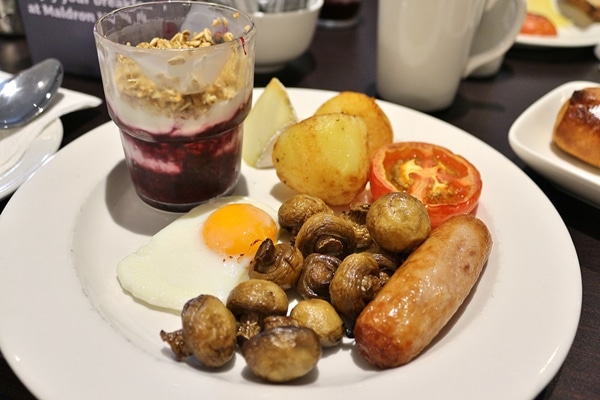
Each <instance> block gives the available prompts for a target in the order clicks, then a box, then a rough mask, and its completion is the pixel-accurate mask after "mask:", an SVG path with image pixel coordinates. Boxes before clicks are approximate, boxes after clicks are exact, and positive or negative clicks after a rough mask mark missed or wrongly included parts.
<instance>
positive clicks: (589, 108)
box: [552, 87, 600, 168]
mask: <svg viewBox="0 0 600 400" xmlns="http://www.w3.org/2000/svg"><path fill="white" fill-rule="evenodd" d="M552 140H553V141H554V143H555V144H556V145H557V146H558V147H559V148H560V149H562V150H563V151H565V152H567V153H569V154H571V155H572V156H574V157H577V158H579V159H580V160H582V161H585V162H587V163H589V164H591V165H594V166H596V167H599V168H600V87H594V88H585V89H582V90H576V91H575V92H573V95H572V96H571V98H569V100H567V101H566V102H565V104H564V105H563V106H562V108H561V109H560V111H559V113H558V116H557V118H556V123H555V125H554V133H553V135H552Z"/></svg>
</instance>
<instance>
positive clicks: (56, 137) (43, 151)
mask: <svg viewBox="0 0 600 400" xmlns="http://www.w3.org/2000/svg"><path fill="white" fill-rule="evenodd" d="M62 138H63V126H62V122H61V121H60V119H55V120H54V121H53V122H51V123H50V124H48V125H47V126H46V127H45V128H44V129H43V131H42V133H40V134H39V135H38V136H37V137H36V138H35V139H34V141H33V142H32V143H31V145H30V146H29V147H28V148H27V150H26V151H25V153H24V154H23V157H21V159H20V160H19V162H18V163H17V164H15V166H14V167H12V168H11V169H9V170H8V171H6V173H4V174H2V175H1V176H0V199H3V198H5V197H7V196H8V195H10V194H12V193H13V192H14V191H15V190H17V189H18V188H19V186H21V184H23V182H25V181H26V180H27V179H28V178H29V177H30V176H31V175H32V174H33V173H34V172H35V171H37V169H38V168H39V167H41V166H42V165H43V164H44V163H45V162H46V161H48V159H49V158H50V156H52V155H53V154H54V153H55V152H56V150H58V148H59V147H60V142H61V141H62Z"/></svg>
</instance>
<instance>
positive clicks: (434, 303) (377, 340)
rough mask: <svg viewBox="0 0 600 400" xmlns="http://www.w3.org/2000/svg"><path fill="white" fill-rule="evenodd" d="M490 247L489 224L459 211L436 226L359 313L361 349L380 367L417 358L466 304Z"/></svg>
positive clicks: (357, 328) (357, 333)
mask: <svg viewBox="0 0 600 400" xmlns="http://www.w3.org/2000/svg"><path fill="white" fill-rule="evenodd" d="M491 248H492V237H491V235H490V232H489V230H488V229H487V227H486V226H485V224H484V223H483V222H482V221H481V220H479V219H477V218H476V217H474V216H473V215H470V214H465V215H456V216H453V217H451V218H450V219H448V220H447V221H446V222H444V223H443V224H442V225H440V226H439V227H438V228H436V229H435V230H434V231H433V232H432V233H431V235H430V236H429V238H427V240H425V242H423V244H422V245H421V246H419V247H418V248H417V249H416V250H415V251H414V252H413V253H412V254H411V255H410V256H409V257H408V258H407V260H406V261H405V262H404V264H403V265H402V266H401V267H400V268H399V269H398V270H397V271H396V272H395V273H394V275H392V277H391V278H390V280H389V281H388V282H387V283H386V285H385V286H384V287H383V288H382V289H381V290H380V291H379V293H378V294H377V295H376V296H375V298H374V299H373V300H372V301H371V302H370V303H369V304H368V305H367V307H366V308H365V309H364V310H363V311H362V313H361V314H360V315H359V317H358V319H357V321H356V325H355V328H354V337H355V340H356V345H357V348H358V351H359V352H360V354H361V355H362V356H363V357H364V358H365V359H366V360H367V361H368V362H369V363H371V364H373V365H375V366H377V367H380V368H393V367H397V366H400V365H402V364H406V363H407V362H409V361H411V360H412V359H413V358H414V357H416V356H417V355H418V354H419V353H420V352H421V351H422V350H423V349H424V348H425V347H427V345H428V344H429V343H430V342H431V341H432V340H433V338H434V337H435V336H436V335H437V334H438V333H439V332H440V330H441V329H442V328H443V327H444V325H446V323H447V322H448V321H449V320H450V318H452V316H453V315H454V313H455V312H456V311H457V310H458V308H459V307H460V305H461V304H462V303H463V301H464V300H465V298H466V297H467V295H468V294H469V292H470V291H471V289H472V288H473V286H474V284H475V282H476V281H477V279H478V278H479V275H480V274H481V271H482V269H483V266H484V265H485V263H486V262H487V259H488V257H489V254H490V251H491Z"/></svg>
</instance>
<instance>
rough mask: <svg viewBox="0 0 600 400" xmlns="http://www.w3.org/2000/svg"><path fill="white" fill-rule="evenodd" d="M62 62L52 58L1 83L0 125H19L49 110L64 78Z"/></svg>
mask: <svg viewBox="0 0 600 400" xmlns="http://www.w3.org/2000/svg"><path fill="white" fill-rule="evenodd" d="M63 74H64V72H63V67H62V64H61V63H60V61H58V60H56V59H53V58H49V59H47V60H45V61H42V62H40V63H39V64H36V65H34V66H33V67H31V68H29V69H26V70H24V71H21V72H20V73H18V74H17V75H15V76H13V77H12V78H10V79H7V80H6V81H4V82H0V128H4V129H9V128H16V127H19V126H23V125H25V124H27V123H28V122H29V121H31V120H32V119H34V118H35V117H37V116H38V115H40V114H41V113H43V112H44V110H46V108H47V107H48V105H49V104H50V103H51V102H52V100H54V97H56V93H57V92H58V88H59V87H60V85H61V84H62V80H63Z"/></svg>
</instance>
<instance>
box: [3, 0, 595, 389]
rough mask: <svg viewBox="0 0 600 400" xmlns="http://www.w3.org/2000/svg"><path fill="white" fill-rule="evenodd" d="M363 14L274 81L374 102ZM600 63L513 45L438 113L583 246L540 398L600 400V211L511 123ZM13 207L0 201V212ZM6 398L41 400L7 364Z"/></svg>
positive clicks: (83, 121)
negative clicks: (541, 164) (500, 161)
mask: <svg viewBox="0 0 600 400" xmlns="http://www.w3.org/2000/svg"><path fill="white" fill-rule="evenodd" d="M361 13H362V16H361V21H360V25H359V26H358V27H357V28H355V29H351V30H345V31H326V30H322V29H319V30H318V31H317V33H316V36H315V38H314V41H313V44H312V46H311V48H310V49H309V51H308V52H307V53H306V54H304V55H303V56H301V57H300V58H299V59H297V60H295V61H294V62H292V63H290V64H289V66H287V67H286V68H285V70H283V71H280V72H278V73H276V74H275V76H277V77H278V78H279V79H280V80H281V81H282V82H283V84H284V85H286V86H287V87H305V88H315V89H328V90H335V91H341V90H352V91H359V92H365V93H367V94H369V95H372V96H376V95H377V94H376V92H375V47H374V44H375V39H376V23H377V2H376V1H375V0H368V1H366V2H365V6H364V7H363V9H362V11H361ZM30 63H31V60H30V56H29V52H28V48H27V43H26V40H25V39H23V38H7V37H5V38H2V37H0V70H4V71H7V72H17V71H18V70H20V69H23V68H25V67H27V66H29V65H30ZM599 65H600V63H599V61H598V60H597V59H596V58H595V57H594V55H593V49H592V48H590V47H585V48H566V49H557V48H539V49H538V48H535V49H534V48H528V49H525V48H522V47H521V48H520V47H518V46H515V47H513V48H512V49H511V50H510V51H509V53H508V54H507V56H506V59H505V62H504V64H503V66H502V69H501V70H500V72H499V73H498V74H497V75H496V76H494V77H492V78H486V79H467V80H464V81H463V82H462V84H461V85H460V88H459V91H458V94H457V97H456V100H455V101H454V103H453V105H452V106H451V107H450V108H448V109H447V110H444V111H442V112H436V113H433V114H432V115H434V116H435V117H438V118H440V119H442V120H444V121H447V122H449V123H451V124H453V125H455V126H457V127H459V128H461V129H463V130H465V131H467V132H469V133H471V134H472V135H474V136H476V137H478V138H480V139H482V140H483V141H485V142H487V143H489V144H490V145H491V146H493V147H494V148H496V149H497V150H498V151H500V152H501V153H503V154H504V155H505V156H506V157H508V158H509V159H510V160H511V161H513V162H514V163H515V164H517V165H518V166H519V167H521V168H522V169H523V170H524V171H525V173H526V174H527V175H529V176H530V177H531V178H532V179H533V180H534V181H535V182H536V183H537V184H538V185H539V186H540V188H541V189H542V190H543V191H544V192H545V194H546V195H547V196H548V198H549V199H550V201H551V202H552V203H553V204H554V206H555V207H556V209H557V210H558V212H559V213H560V215H561V216H562V218H563V220H564V222H565V224H566V226H567V228H568V230H569V233H570V234H571V237H572V239H573V243H574V244H575V248H576V250H577V254H578V257H579V262H580V265H581V274H582V281H583V305H582V310H581V318H580V322H579V327H578V330H577V334H576V337H575V340H574V343H573V346H572V348H571V350H570V352H569V354H568V356H567V359H566V360H565V362H564V364H563V366H562V368H561V369H560V371H559V372H558V373H557V375H556V376H555V377H554V379H553V380H552V381H551V382H550V383H549V385H548V386H547V387H546V388H545V389H544V390H543V392H542V393H540V394H539V396H538V397H537V400H541V399H552V400H558V399H569V400H573V399H586V400H587V399H600V210H598V209H596V208H593V207H591V206H589V205H587V204H585V203H583V202H581V201H579V200H576V199H574V198H573V197H570V196H568V195H566V194H564V193H563V192H561V191H560V190H558V189H557V188H556V187H555V186H554V185H553V184H552V183H551V182H549V181H547V180H546V179H544V178H543V177H541V176H540V175H538V174H537V173H535V172H534V171H533V170H531V169H529V168H528V167H527V166H526V165H525V164H524V163H523V162H522V161H521V160H520V159H518V158H517V156H516V155H515V153H514V152H513V151H512V149H511V148H510V146H509V143H508V137H507V135H508V131H509V128H510V126H511V124H512V123H513V121H514V120H515V119H516V118H517V117H518V116H519V115H520V114H521V113H522V112H523V111H524V110H525V109H526V108H527V107H528V106H529V105H531V104H532V103H533V102H535V101H536V100H537V99H538V98H540V97H541V96H542V95H544V94H545V93H547V92H548V91H550V90H551V89H553V88H555V87H557V86H559V85H561V84H563V83H565V82H569V81H575V80H587V81H600V71H599ZM271 77H272V76H271V75H257V76H256V77H255V86H257V87H259V86H264V85H266V83H268V81H269V80H270V79H271ZM63 86H64V87H66V88H69V89H73V90H77V91H81V92H85V93H89V94H93V95H96V96H98V97H102V98H103V93H102V86H101V82H100V80H99V79H95V78H85V77H78V76H71V75H67V76H65V79H64V83H63ZM549 118H553V117H552V116H549ZM61 119H62V123H63V126H64V139H63V143H62V146H65V145H67V144H68V143H70V142H72V141H73V140H75V139H77V138H78V137H80V136H81V135H83V134H85V133H86V132H88V131H89V130H91V129H92V128H94V127H96V126H98V125H100V124H102V123H104V122H106V121H108V120H109V116H108V113H107V111H106V107H105V106H104V105H102V106H100V107H98V108H95V109H91V110H84V111H78V112H75V113H72V114H70V115H67V116H64V117H63V118H61ZM9 200H10V199H5V200H2V201H0V211H1V210H2V209H4V207H5V205H6V203H7V201H9ZM515 222H516V223H517V221H515ZM0 323H1V321H0ZM515 362H518V360H515ZM465 384H467V385H468V382H465ZM0 399H15V400H25V399H34V397H33V395H32V394H31V393H30V392H29V391H28V390H27V388H26V387H25V386H24V385H23V384H22V383H21V382H20V381H19V379H18V378H17V377H16V376H15V375H14V374H13V372H12V371H11V369H10V367H9V366H8V365H7V363H6V361H5V360H4V358H1V359H0Z"/></svg>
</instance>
